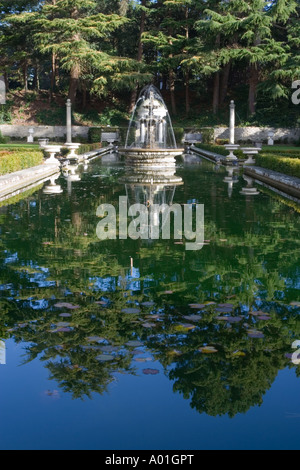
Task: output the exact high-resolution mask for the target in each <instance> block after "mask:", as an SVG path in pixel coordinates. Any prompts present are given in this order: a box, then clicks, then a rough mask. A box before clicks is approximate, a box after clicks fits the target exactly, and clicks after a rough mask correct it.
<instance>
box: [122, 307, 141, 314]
mask: <svg viewBox="0 0 300 470" xmlns="http://www.w3.org/2000/svg"><path fill="white" fill-rule="evenodd" d="M121 312H122V313H129V314H138V313H140V309H139V308H123V310H121Z"/></svg>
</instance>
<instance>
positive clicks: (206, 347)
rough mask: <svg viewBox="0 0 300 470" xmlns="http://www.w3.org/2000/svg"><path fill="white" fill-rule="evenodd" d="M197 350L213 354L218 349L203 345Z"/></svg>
mask: <svg viewBox="0 0 300 470" xmlns="http://www.w3.org/2000/svg"><path fill="white" fill-rule="evenodd" d="M198 351H200V352H201V353H202V354H214V353H217V352H218V350H217V349H216V348H214V347H213V346H203V347H202V348H199V349H198Z"/></svg>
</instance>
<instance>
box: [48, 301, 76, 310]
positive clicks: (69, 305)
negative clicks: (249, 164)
mask: <svg viewBox="0 0 300 470" xmlns="http://www.w3.org/2000/svg"><path fill="white" fill-rule="evenodd" d="M54 307H57V308H69V309H70V310H71V309H76V308H80V306H79V305H73V304H70V303H68V302H59V303H57V304H55V305H54Z"/></svg>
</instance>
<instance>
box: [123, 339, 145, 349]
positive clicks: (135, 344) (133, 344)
mask: <svg viewBox="0 0 300 470" xmlns="http://www.w3.org/2000/svg"><path fill="white" fill-rule="evenodd" d="M125 346H129V347H133V348H138V347H139V346H143V343H142V342H141V341H137V340H131V341H127V343H125Z"/></svg>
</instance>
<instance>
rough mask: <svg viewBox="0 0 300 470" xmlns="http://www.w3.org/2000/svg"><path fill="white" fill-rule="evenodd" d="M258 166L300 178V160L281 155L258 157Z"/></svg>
mask: <svg viewBox="0 0 300 470" xmlns="http://www.w3.org/2000/svg"><path fill="white" fill-rule="evenodd" d="M255 161H256V165H258V166H260V167H262V168H267V169H269V170H274V171H278V172H280V173H284V174H285V175H289V176H296V177H297V178H300V158H299V159H297V158H286V157H281V156H280V155H267V154H262V155H256V156H255Z"/></svg>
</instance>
